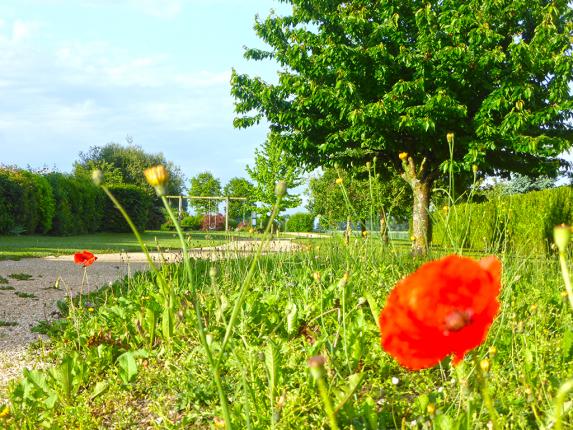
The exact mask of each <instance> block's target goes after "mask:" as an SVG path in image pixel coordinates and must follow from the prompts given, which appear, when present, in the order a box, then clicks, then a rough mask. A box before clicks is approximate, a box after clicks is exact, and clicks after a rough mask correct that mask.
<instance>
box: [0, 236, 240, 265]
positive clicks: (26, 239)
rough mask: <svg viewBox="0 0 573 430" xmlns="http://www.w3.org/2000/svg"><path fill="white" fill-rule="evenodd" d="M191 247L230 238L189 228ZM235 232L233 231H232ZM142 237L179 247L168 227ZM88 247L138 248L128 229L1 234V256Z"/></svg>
mask: <svg viewBox="0 0 573 430" xmlns="http://www.w3.org/2000/svg"><path fill="white" fill-rule="evenodd" d="M187 234H188V235H189V236H188V237H190V242H189V244H190V247H192V248H199V247H206V246H213V245H220V244H222V243H225V242H227V241H228V240H229V238H230V236H229V235H228V234H226V233H225V232H195V231H194V232H188V233H187ZM233 235H234V236H236V234H235V233H233ZM142 238H143V241H144V242H145V244H146V245H147V246H148V248H149V249H150V250H155V249H156V248H157V246H158V245H159V246H161V248H162V249H180V248H181V244H180V243H179V240H177V238H176V235H175V233H173V232H168V231H146V232H145V233H143V234H142ZM84 249H87V250H89V251H91V252H93V253H95V254H104V253H110V252H118V251H127V252H129V251H135V252H137V251H141V249H140V248H139V245H138V243H137V240H136V239H135V237H134V236H133V234H131V233H94V234H86V235H79V236H64V237H62V236H39V235H38V236H36V235H31V236H25V235H22V236H0V260H6V259H19V258H24V257H45V256H49V255H66V254H73V253H75V252H79V251H82V250H84Z"/></svg>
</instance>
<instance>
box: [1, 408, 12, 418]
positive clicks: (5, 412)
mask: <svg viewBox="0 0 573 430" xmlns="http://www.w3.org/2000/svg"><path fill="white" fill-rule="evenodd" d="M8 415H10V408H8V406H4V409H2V411H0V418H5V417H7V416H8Z"/></svg>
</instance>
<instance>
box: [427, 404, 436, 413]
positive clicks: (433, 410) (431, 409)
mask: <svg viewBox="0 0 573 430" xmlns="http://www.w3.org/2000/svg"><path fill="white" fill-rule="evenodd" d="M426 410H427V411H428V414H429V415H434V414H435V413H436V405H434V404H433V403H428V406H426Z"/></svg>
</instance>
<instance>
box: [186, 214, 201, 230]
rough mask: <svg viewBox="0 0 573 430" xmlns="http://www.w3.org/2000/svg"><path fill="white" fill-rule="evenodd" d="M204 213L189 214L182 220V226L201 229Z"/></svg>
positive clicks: (187, 228)
mask: <svg viewBox="0 0 573 430" xmlns="http://www.w3.org/2000/svg"><path fill="white" fill-rule="evenodd" d="M202 225H203V215H187V216H186V217H183V219H182V220H181V228H183V229H185V230H201V227H202Z"/></svg>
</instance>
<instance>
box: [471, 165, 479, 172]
mask: <svg viewBox="0 0 573 430" xmlns="http://www.w3.org/2000/svg"><path fill="white" fill-rule="evenodd" d="M478 170H479V168H478V165H477V164H474V165H473V166H472V172H474V173H477V172H478Z"/></svg>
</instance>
